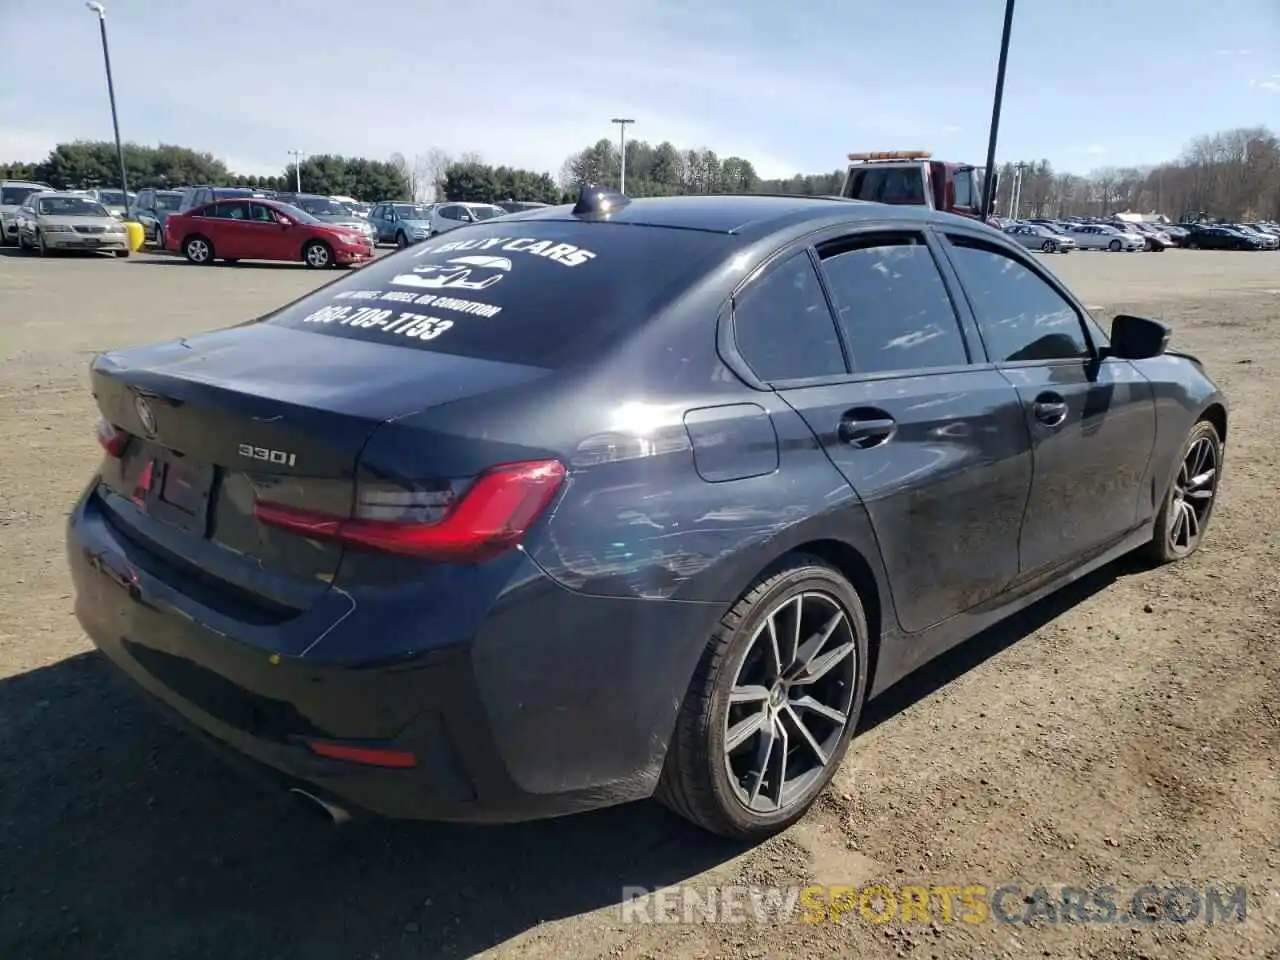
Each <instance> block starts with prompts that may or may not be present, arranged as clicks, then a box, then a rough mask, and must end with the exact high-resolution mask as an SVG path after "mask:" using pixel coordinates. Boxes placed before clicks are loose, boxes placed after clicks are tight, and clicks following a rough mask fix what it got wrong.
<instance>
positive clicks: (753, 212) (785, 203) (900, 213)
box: [508, 194, 978, 233]
mask: <svg viewBox="0 0 1280 960" xmlns="http://www.w3.org/2000/svg"><path fill="white" fill-rule="evenodd" d="M833 215H836V216H840V217H843V218H847V219H850V220H911V221H915V222H918V223H938V224H950V225H954V224H955V222H956V216H955V215H954V214H949V213H940V212H938V211H936V210H932V209H931V208H929V207H924V206H916V205H911V206H906V205H891V204H882V203H867V202H864V201H861V200H846V199H843V198H838V197H811V196H801V195H791V194H787V195H782V194H727V195H708V196H683V197H641V198H637V199H634V200H632V201H631V202H630V203H629V204H627V205H626V206H625V207H622V208H621V209H619V210H615V211H613V212H612V213H610V214H609V217H608V219H609V221H610V222H611V223H627V224H635V225H638V226H649V227H672V228H676V229H685V230H706V231H708V232H712V233H743V232H747V231H748V230H750V231H751V232H758V231H766V230H768V229H771V228H782V227H785V226H788V225H790V224H792V223H796V222H803V221H806V220H821V219H825V218H829V217H831V216H833ZM508 218H509V219H511V220H574V219H577V218H576V217H574V215H573V207H572V206H571V205H567V204H566V205H561V206H556V207H546V208H543V209H538V210H527V211H521V212H520V213H515V214H509V215H508ZM970 222H972V223H977V222H978V221H970Z"/></svg>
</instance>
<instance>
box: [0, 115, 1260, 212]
mask: <svg viewBox="0 0 1280 960" xmlns="http://www.w3.org/2000/svg"><path fill="white" fill-rule="evenodd" d="M124 155H125V166H126V170H127V173H128V177H129V185H130V187H131V188H133V189H138V188H140V187H148V186H150V187H170V186H182V185H186V184H205V183H208V184H216V185H222V186H248V187H259V188H263V189H271V190H292V189H294V188H295V185H296V183H297V181H298V179H299V175H300V179H301V185H302V189H303V190H304V191H306V192H309V193H319V194H325V195H343V196H352V197H356V198H358V199H361V200H370V201H373V200H384V199H390V198H396V199H416V200H430V199H444V200H462V201H478V202H496V201H499V200H536V201H540V202H543V203H557V202H562V201H567V200H570V199H572V198H573V197H574V196H576V194H577V191H578V189H579V188H580V187H581V186H582V185H584V184H607V185H616V184H617V183H618V182H619V178H620V175H621V172H622V170H621V168H622V163H621V154H620V152H619V149H618V145H617V144H616V143H615V142H614V141H612V140H609V139H603V138H602V139H600V140H598V141H597V142H596V143H594V144H592V145H591V146H588V147H586V148H584V149H582V150H580V151H578V152H577V153H574V154H573V155H571V156H570V157H569V158H568V159H566V160H565V162H564V165H563V166H562V167H561V169H560V171H559V176H558V177H556V178H553V177H552V176H551V175H550V174H549V173H545V172H537V171H533V170H523V169H519V168H515V167H509V166H504V165H498V166H494V165H490V164H487V163H485V162H484V160H483V158H482V157H481V156H480V155H479V154H476V153H467V154H462V155H461V156H458V157H452V156H450V155H449V154H447V153H445V152H444V151H442V150H439V149H433V150H431V151H430V152H428V153H427V154H424V155H418V156H415V157H414V158H413V159H412V160H409V159H407V158H406V157H405V156H404V155H403V154H399V153H396V154H393V155H392V156H391V157H390V158H389V159H387V160H385V161H382V160H370V159H366V158H363V157H344V156H337V155H330V154H326V155H322V156H313V157H308V158H306V159H305V160H303V161H302V163H301V167H300V169H299V170H295V168H294V167H293V166H292V165H289V166H288V167H286V168H284V169H283V170H281V172H280V173H279V174H277V175H274V176H247V175H243V174H237V173H235V172H233V171H231V170H228V169H227V166H226V164H225V163H224V162H223V161H221V160H219V159H217V158H216V157H215V156H214V155H213V154H211V153H204V152H199V151H196V150H192V149H190V148H187V147H180V146H175V145H171V144H161V145H159V146H157V147H150V146H143V145H139V144H125V146H124ZM940 159H942V158H940ZM955 159H963V158H955ZM999 172H1000V183H999V189H998V193H997V203H998V210H999V212H1001V213H1003V214H1005V215H1011V214H1013V213H1015V212H1016V213H1017V214H1018V215H1020V216H1025V217H1031V216H1053V217H1061V216H1072V215H1105V214H1109V213H1115V212H1125V211H1129V212H1135V213H1151V212H1160V213H1164V214H1166V215H1168V216H1170V217H1172V218H1174V219H1183V218H1193V217H1195V216H1198V215H1199V214H1201V213H1204V214H1208V215H1210V216H1215V217H1222V218H1225V219H1239V220H1252V219H1272V220H1280V138H1277V136H1276V135H1275V134H1274V133H1272V132H1271V131H1270V130H1269V129H1267V128H1265V127H1254V128H1241V129H1234V130H1226V131H1222V132H1219V133H1215V134H1209V135H1206V136H1201V137H1197V138H1196V139H1195V140H1193V141H1191V142H1190V143H1189V144H1188V145H1187V147H1186V149H1185V150H1184V151H1183V153H1182V155H1181V156H1179V157H1178V158H1176V159H1174V160H1170V161H1169V162H1167V163H1162V164H1157V165H1155V166H1149V167H1125V168H1117V167H1102V168H1099V169H1097V170H1095V171H1093V172H1092V173H1090V174H1088V175H1079V174H1073V173H1060V172H1058V171H1055V170H1054V169H1053V166H1052V164H1050V163H1049V161H1048V160H1032V161H1024V162H1018V163H1005V164H1003V165H1002V166H1001V168H1000V171H999ZM1019 174H1020V180H1021V182H1020V184H1015V181H1016V180H1018V179H1019ZM844 175H845V171H844V167H843V166H840V167H837V168H835V169H833V170H831V171H830V172H827V173H813V174H801V173H797V174H795V175H793V176H790V177H784V178H780V179H765V178H762V177H761V176H760V175H759V173H758V172H757V171H756V169H755V166H754V165H753V164H752V163H751V161H750V160H749V159H746V158H744V157H734V156H727V157H721V156H720V155H719V154H717V153H716V152H715V151H714V150H710V149H706V148H701V149H681V148H679V147H677V146H676V145H674V144H672V143H670V142H667V141H664V142H662V143H658V144H650V143H648V142H646V141H644V140H631V141H628V143H627V145H626V189H627V193H628V194H629V195H630V196H635V197H643V196H675V195H684V194H710V193H788V194H804V195H811V196H822V195H830V194H838V193H839V192H840V187H841V184H842V183H843V181H844ZM0 178H10V179H25V180H40V181H43V182H45V183H49V184H50V185H52V186H54V187H56V188H58V189H66V188H81V189H82V188H87V187H94V186H115V185H117V184H118V182H119V167H118V164H117V161H116V153H115V145H114V144H113V143H111V142H110V141H96V142H91V141H77V142H75V143H63V144H59V145H58V146H57V147H55V148H54V149H53V150H52V151H51V152H50V154H49V156H48V157H47V158H45V159H44V160H42V161H40V162H39V163H34V164H27V163H10V164H0ZM1015 195H1016V203H1017V210H1016V211H1015V210H1014V204H1015Z"/></svg>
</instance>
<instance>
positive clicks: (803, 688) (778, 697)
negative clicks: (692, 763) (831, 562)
mask: <svg viewBox="0 0 1280 960" xmlns="http://www.w3.org/2000/svg"><path fill="white" fill-rule="evenodd" d="M857 651H858V645H857V636H856V634H855V633H854V627H853V625H852V623H851V622H850V620H849V616H848V613H847V612H846V611H845V609H844V607H843V605H842V604H841V603H840V602H839V601H838V600H837V599H836V598H835V597H833V596H831V595H830V594H827V593H825V592H821V591H806V592H804V593H800V594H797V595H796V596H793V597H790V598H788V599H786V600H784V601H783V602H782V603H780V604H779V605H778V606H777V607H775V608H774V609H773V610H772V611H771V612H770V613H769V615H768V616H767V617H765V618H764V619H763V620H762V621H761V623H760V626H759V627H758V628H757V630H756V632H755V634H754V635H753V636H752V638H751V640H750V642H749V643H748V644H747V647H746V651H745V653H744V654H743V658H742V661H741V663H740V665H739V667H738V671H737V674H736V676H735V677H734V683H733V688H732V690H731V691H730V694H729V706H728V710H727V711H726V715H725V720H724V724H725V737H724V762H725V768H726V771H727V773H728V779H729V783H730V784H731V785H732V787H733V790H734V793H735V794H736V796H737V799H738V801H739V802H740V803H741V804H742V805H743V806H744V807H746V808H747V809H748V810H751V811H752V812H754V813H775V812H777V811H781V810H784V809H786V808H787V807H788V806H790V805H792V804H793V803H795V802H796V801H797V800H798V799H800V798H802V797H804V796H805V795H806V791H807V790H808V789H809V787H810V786H811V785H812V784H813V782H814V780H815V779H817V778H820V777H823V776H824V774H825V773H826V770H827V766H828V764H829V763H830V762H831V760H832V757H833V756H834V755H835V753H836V750H837V747H838V746H839V744H840V740H841V736H842V734H843V733H844V730H845V727H846V726H847V725H848V723H849V720H850V714H851V712H852V710H853V698H854V694H855V689H856V686H857V676H858V672H857V671H858V652H857Z"/></svg>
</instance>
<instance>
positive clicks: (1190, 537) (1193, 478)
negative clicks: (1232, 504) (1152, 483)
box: [1166, 436, 1218, 557]
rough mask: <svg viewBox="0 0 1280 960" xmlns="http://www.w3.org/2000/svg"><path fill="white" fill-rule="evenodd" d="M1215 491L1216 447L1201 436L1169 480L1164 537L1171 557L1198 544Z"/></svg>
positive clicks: (1216, 470) (1210, 509) (1211, 508)
mask: <svg viewBox="0 0 1280 960" xmlns="http://www.w3.org/2000/svg"><path fill="white" fill-rule="evenodd" d="M1217 491H1218V447H1217V445H1216V444H1215V443H1214V442H1213V439H1212V438H1210V437H1203V436H1202V437H1199V438H1197V439H1196V440H1195V442H1193V443H1192V444H1191V446H1190V447H1188V448H1187V452H1186V454H1185V455H1184V456H1183V458H1182V463H1181V465H1180V466H1179V467H1178V475H1177V476H1176V477H1175V478H1174V481H1173V491H1172V497H1173V503H1172V504H1171V505H1170V509H1169V523H1168V530H1167V532H1166V536H1167V537H1168V542H1169V552H1170V553H1172V554H1173V555H1174V556H1178V557H1182V556H1186V555H1187V554H1188V553H1190V552H1191V551H1192V550H1194V549H1195V548H1196V545H1197V544H1198V543H1199V542H1200V537H1201V536H1202V535H1203V533H1204V528H1205V526H1206V524H1207V522H1208V519H1209V513H1210V512H1211V511H1212V510H1213V499H1214V495H1215V494H1216V493H1217Z"/></svg>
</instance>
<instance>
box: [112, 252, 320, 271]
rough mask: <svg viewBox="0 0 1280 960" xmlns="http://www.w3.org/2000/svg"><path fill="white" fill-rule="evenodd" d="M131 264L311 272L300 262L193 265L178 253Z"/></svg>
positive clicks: (148, 255) (151, 256)
mask: <svg viewBox="0 0 1280 960" xmlns="http://www.w3.org/2000/svg"><path fill="white" fill-rule="evenodd" d="M129 262H130V263H136V264H139V265H141V266H148V267H187V268H188V269H198V268H200V269H208V268H214V269H221V270H310V269H311V268H310V267H308V266H307V265H306V264H305V263H303V262H301V261H298V262H297V263H294V262H292V261H282V260H239V261H237V262H236V263H227V262H225V261H223V260H218V261H215V262H214V263H211V264H206V265H203V267H202V266H201V265H199V264H194V263H191V262H190V261H188V260H187V258H186V257H183V256H180V255H179V254H176V253H159V252H150V251H148V252H146V253H145V254H142V255H138V256H135V257H133V258H132V259H131V260H130V261H129Z"/></svg>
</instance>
